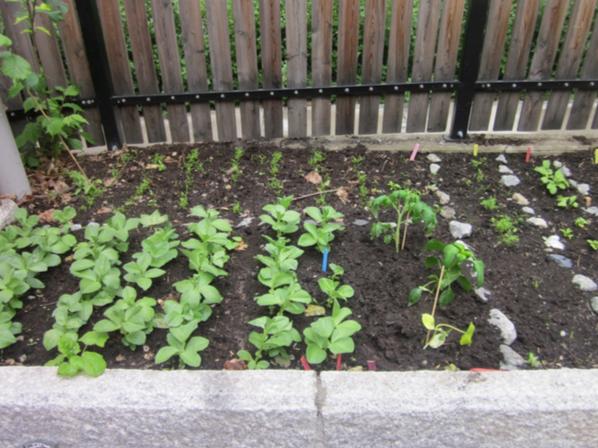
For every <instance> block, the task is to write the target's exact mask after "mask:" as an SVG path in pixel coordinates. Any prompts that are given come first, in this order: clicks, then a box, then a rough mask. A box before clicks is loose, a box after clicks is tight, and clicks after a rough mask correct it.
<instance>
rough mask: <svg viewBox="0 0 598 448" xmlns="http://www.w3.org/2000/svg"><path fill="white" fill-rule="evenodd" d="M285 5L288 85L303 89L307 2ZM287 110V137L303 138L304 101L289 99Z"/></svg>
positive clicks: (300, 0)
mask: <svg viewBox="0 0 598 448" xmlns="http://www.w3.org/2000/svg"><path fill="white" fill-rule="evenodd" d="M285 5H286V17H287V22H286V35H287V72H288V84H289V87H291V88H293V87H305V82H306V79H307V1H306V0H286V4H285ZM289 18H290V19H291V20H289ZM287 108H288V126H289V137H305V136H306V135H307V108H306V101H305V100H303V99H293V98H289V100H288V102H287Z"/></svg>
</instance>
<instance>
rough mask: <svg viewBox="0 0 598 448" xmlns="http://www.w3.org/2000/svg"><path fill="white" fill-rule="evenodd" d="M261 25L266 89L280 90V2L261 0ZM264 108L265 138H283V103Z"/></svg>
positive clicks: (278, 101) (265, 104) (273, 102)
mask: <svg viewBox="0 0 598 448" xmlns="http://www.w3.org/2000/svg"><path fill="white" fill-rule="evenodd" d="M260 23H261V26H260V31H261V32H260V35H261V43H262V55H261V56H262V74H263V77H264V88H266V89H268V88H278V87H281V84H282V75H281V63H282V56H281V52H282V50H281V42H280V41H281V35H280V2H278V1H276V0H260ZM263 108H264V122H265V123H264V124H265V137H266V138H277V137H282V101H280V100H266V101H264V102H263Z"/></svg>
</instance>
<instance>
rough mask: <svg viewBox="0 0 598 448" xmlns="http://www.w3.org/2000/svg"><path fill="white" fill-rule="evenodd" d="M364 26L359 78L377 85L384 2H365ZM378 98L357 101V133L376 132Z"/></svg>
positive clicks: (382, 51)
mask: <svg viewBox="0 0 598 448" xmlns="http://www.w3.org/2000/svg"><path fill="white" fill-rule="evenodd" d="M365 11H366V13H365V26H364V33H363V59H362V73H361V77H362V80H363V82H364V83H366V84H367V83H379V82H380V80H381V78H382V58H383V57H384V30H385V23H384V14H385V12H386V1H385V0H366V4H365ZM379 107H380V97H379V96H377V95H376V96H374V95H370V96H364V97H361V98H360V99H359V133H360V134H375V133H376V132H378V115H379V114H378V111H379Z"/></svg>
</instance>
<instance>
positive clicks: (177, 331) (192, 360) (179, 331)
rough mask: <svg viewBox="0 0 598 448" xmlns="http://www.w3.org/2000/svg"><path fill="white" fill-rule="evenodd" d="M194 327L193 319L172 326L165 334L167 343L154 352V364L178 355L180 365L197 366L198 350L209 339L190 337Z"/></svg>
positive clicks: (204, 345)
mask: <svg viewBox="0 0 598 448" xmlns="http://www.w3.org/2000/svg"><path fill="white" fill-rule="evenodd" d="M196 329H197V322H195V321H192V322H189V323H187V324H185V325H181V326H180V327H177V328H172V329H171V330H170V331H169V332H168V334H167V335H166V341H167V343H168V345H166V346H164V347H162V348H161V349H160V350H159V351H158V353H156V358H155V362H156V364H162V363H165V362H166V361H168V360H169V359H170V358H172V357H173V356H178V358H179V366H180V367H184V366H189V367H199V366H200V365H201V356H200V354H199V352H201V351H203V350H205V349H206V348H207V346H208V345H209V341H208V340H207V339H206V338H204V337H201V336H194V337H191V334H192V333H193V332H194V331H195V330H196Z"/></svg>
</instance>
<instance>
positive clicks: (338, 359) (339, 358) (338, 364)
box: [336, 353, 343, 370]
mask: <svg viewBox="0 0 598 448" xmlns="http://www.w3.org/2000/svg"><path fill="white" fill-rule="evenodd" d="M342 367H343V355H341V354H340V353H339V354H338V355H336V370H341V369H342Z"/></svg>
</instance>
